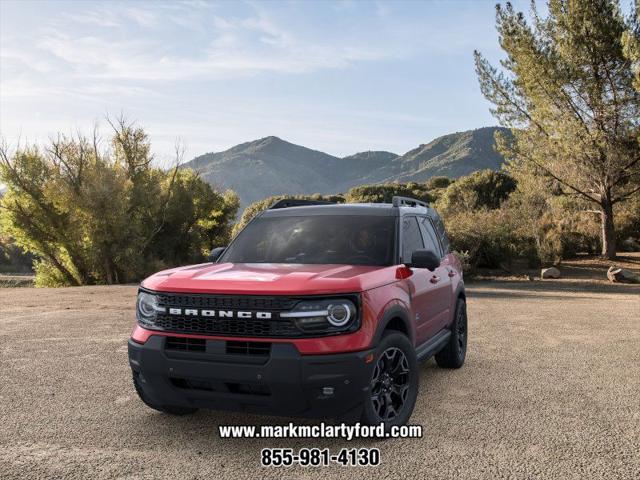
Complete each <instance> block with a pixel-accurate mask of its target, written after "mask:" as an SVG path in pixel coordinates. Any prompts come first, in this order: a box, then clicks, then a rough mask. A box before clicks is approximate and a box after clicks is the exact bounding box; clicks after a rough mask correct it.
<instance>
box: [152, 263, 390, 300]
mask: <svg viewBox="0 0 640 480" xmlns="http://www.w3.org/2000/svg"><path fill="white" fill-rule="evenodd" d="M395 273H396V267H376V266H354V265H307V264H302V265H301V264H281V263H279V264H272V263H213V264H212V263H205V264H200V265H192V266H189V267H181V268H175V269H172V270H165V271H162V272H158V273H156V274H155V275H152V276H150V277H149V278H147V279H146V280H144V281H143V282H142V287H144V288H148V289H149V290H156V291H162V292H190V293H226V294H245V295H265V294H267V295H268V294H276V295H316V294H331V293H355V292H362V291H365V290H369V289H371V288H375V287H379V286H382V285H385V284H388V283H391V282H394V281H395V280H396V277H395Z"/></svg>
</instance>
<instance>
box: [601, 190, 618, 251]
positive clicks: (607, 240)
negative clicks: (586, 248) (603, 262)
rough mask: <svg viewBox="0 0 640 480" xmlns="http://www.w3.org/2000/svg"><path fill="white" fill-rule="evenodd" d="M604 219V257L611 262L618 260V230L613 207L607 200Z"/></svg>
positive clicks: (604, 205) (603, 204) (602, 205)
mask: <svg viewBox="0 0 640 480" xmlns="http://www.w3.org/2000/svg"><path fill="white" fill-rule="evenodd" d="M600 207H601V208H602V212H601V214H600V215H601V217H602V256H603V257H606V258H609V259H611V260H613V259H615V258H616V229H615V226H614V223H613V205H612V204H611V201H610V200H609V199H607V198H604V199H603V202H602V204H601V205H600Z"/></svg>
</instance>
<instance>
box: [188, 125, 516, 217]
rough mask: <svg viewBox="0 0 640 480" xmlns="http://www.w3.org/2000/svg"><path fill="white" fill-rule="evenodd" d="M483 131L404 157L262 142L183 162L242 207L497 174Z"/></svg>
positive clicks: (498, 160)
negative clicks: (373, 186) (283, 197)
mask: <svg viewBox="0 0 640 480" xmlns="http://www.w3.org/2000/svg"><path fill="white" fill-rule="evenodd" d="M497 130H500V131H504V132H507V134H508V130H506V129H502V128H499V127H486V128H480V129H477V130H469V131H466V132H458V133H452V134H449V135H445V136H442V137H439V138H436V139H435V140H433V141H431V142H430V143H427V144H423V145H420V146H419V147H418V148H416V149H413V150H410V151H409V152H407V153H405V154H404V155H397V154H395V153H391V152H385V151H368V152H360V153H356V154H354V155H350V156H348V157H344V158H339V157H335V156H333V155H329V154H326V153H323V152H319V151H317V150H311V149H309V148H306V147H302V146H300V145H294V144H293V143H289V142H287V141H284V140H282V139H280V138H278V137H273V136H271V137H265V138H261V139H259V140H255V141H253V142H246V143H242V144H240V145H236V146H235V147H232V148H230V149H229V150H225V151H224V152H217V153H207V154H204V155H201V156H199V157H196V158H194V159H193V160H191V161H190V162H188V163H186V164H185V165H184V166H183V168H193V169H195V170H196V171H198V172H200V174H201V175H202V177H203V179H204V180H205V181H207V182H209V183H210V184H212V185H213V186H215V187H218V188H232V189H233V190H235V191H236V192H237V193H238V195H239V196H240V199H241V203H242V205H243V206H245V205H247V204H249V203H251V202H253V201H256V200H260V199H263V198H265V197H268V196H270V195H278V194H311V193H338V192H344V191H346V190H348V189H349V188H351V187H353V186H356V185H361V184H363V183H382V182H394V181H399V182H409V181H416V182H423V181H426V180H427V179H429V178H430V177H432V176H439V175H443V176H447V177H451V178H456V177H459V176H462V175H467V174H469V173H471V172H474V171H476V170H482V169H486V168H489V169H493V170H497V169H499V168H500V166H501V164H502V163H503V158H502V156H501V155H500V154H499V153H497V152H496V151H495V150H494V147H493V144H494V140H493V134H494V133H495V132H496V131H497Z"/></svg>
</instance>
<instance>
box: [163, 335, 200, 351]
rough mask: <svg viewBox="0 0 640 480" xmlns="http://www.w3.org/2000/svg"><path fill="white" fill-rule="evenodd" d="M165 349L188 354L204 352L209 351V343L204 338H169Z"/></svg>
mask: <svg viewBox="0 0 640 480" xmlns="http://www.w3.org/2000/svg"><path fill="white" fill-rule="evenodd" d="M164 348H165V349H167V350H183V351H186V352H204V351H205V350H206V349H207V342H206V340H205V339H203V338H184V337H167V341H166V343H165V347H164Z"/></svg>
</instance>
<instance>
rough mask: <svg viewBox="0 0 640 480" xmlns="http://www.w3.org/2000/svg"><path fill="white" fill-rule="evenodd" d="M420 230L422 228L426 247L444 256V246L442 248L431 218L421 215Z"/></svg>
mask: <svg viewBox="0 0 640 480" xmlns="http://www.w3.org/2000/svg"><path fill="white" fill-rule="evenodd" d="M420 230H422V237H423V238H424V248H426V249H427V250H431V251H432V252H434V253H435V254H436V255H439V256H440V258H442V256H443V255H442V248H440V242H438V237H437V236H436V232H435V230H434V229H433V225H432V224H431V220H429V219H428V218H426V217H420Z"/></svg>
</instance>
